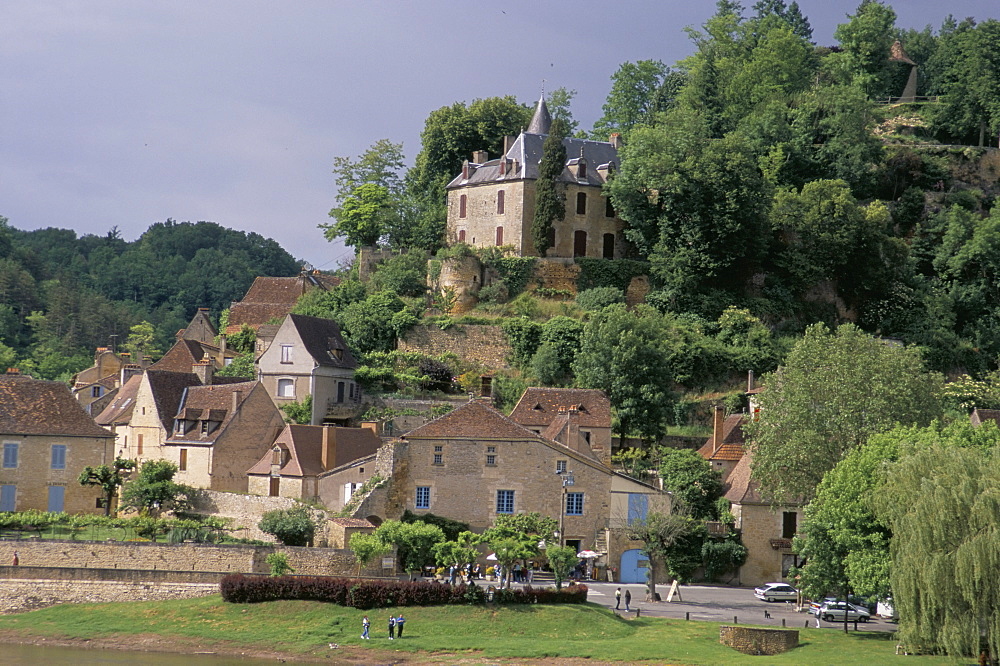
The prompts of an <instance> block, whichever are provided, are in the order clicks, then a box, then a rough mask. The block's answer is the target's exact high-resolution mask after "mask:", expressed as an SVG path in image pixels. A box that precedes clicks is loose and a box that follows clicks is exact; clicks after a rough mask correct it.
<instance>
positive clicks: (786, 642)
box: [719, 626, 799, 655]
mask: <svg viewBox="0 0 1000 666" xmlns="http://www.w3.org/2000/svg"><path fill="white" fill-rule="evenodd" d="M719 642H720V643H722V644H723V645H728V646H729V647H731V648H733V649H734V650H736V651H737V652H742V653H743V654H752V655H772V654H781V653H782V652H788V651H789V650H791V649H793V648H796V647H798V646H799V632H797V631H794V630H788V629H755V628H753V627H727V626H722V627H719Z"/></svg>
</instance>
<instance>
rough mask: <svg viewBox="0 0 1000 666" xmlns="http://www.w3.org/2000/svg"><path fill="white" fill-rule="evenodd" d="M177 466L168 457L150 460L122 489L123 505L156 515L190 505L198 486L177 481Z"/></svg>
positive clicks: (126, 507)
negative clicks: (195, 487) (194, 486)
mask: <svg viewBox="0 0 1000 666" xmlns="http://www.w3.org/2000/svg"><path fill="white" fill-rule="evenodd" d="M175 474H177V465H175V464H174V463H172V462H170V461H169V460H147V461H146V462H144V463H142V467H140V468H139V474H138V475H137V476H136V478H135V479H133V480H131V481H129V482H128V483H126V484H125V487H124V488H123V489H122V499H121V505H120V508H123V509H133V510H135V511H138V512H139V513H141V514H143V515H149V516H153V517H156V516H158V515H160V513H162V512H164V511H177V510H182V509H185V508H187V507H188V506H190V504H191V496H192V495H193V494H194V493H195V489H194V488H192V487H191V486H186V485H184V484H181V483H177V482H176V481H174V475H175Z"/></svg>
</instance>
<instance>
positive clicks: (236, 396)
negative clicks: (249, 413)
mask: <svg viewBox="0 0 1000 666" xmlns="http://www.w3.org/2000/svg"><path fill="white" fill-rule="evenodd" d="M242 400H243V391H233V414H235V413H236V412H237V410H239V408H240V402H241V401H242Z"/></svg>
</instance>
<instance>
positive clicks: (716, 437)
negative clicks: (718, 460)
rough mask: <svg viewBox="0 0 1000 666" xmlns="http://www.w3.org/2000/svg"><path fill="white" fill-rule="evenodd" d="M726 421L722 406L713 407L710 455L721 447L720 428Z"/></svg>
mask: <svg viewBox="0 0 1000 666" xmlns="http://www.w3.org/2000/svg"><path fill="white" fill-rule="evenodd" d="M725 420H726V411H725V408H724V407H723V406H722V405H716V406H715V418H714V419H713V420H712V455H715V454H716V453H717V452H718V450H719V447H720V446H722V426H723V424H724V423H725Z"/></svg>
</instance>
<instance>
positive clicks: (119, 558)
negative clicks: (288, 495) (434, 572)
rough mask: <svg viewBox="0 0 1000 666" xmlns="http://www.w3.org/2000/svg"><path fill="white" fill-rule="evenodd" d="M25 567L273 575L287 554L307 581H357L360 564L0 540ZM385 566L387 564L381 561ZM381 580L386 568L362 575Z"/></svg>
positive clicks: (334, 558)
mask: <svg viewBox="0 0 1000 666" xmlns="http://www.w3.org/2000/svg"><path fill="white" fill-rule="evenodd" d="M14 551H17V554H18V558H19V560H20V565H21V566H26V567H32V566H40V567H60V568H71V569H72V568H77V569H128V570H154V571H158V570H167V571H204V572H221V573H269V572H270V566H268V564H267V561H266V560H267V556H268V555H270V554H271V553H274V552H280V553H284V554H285V555H286V556H287V557H288V563H289V564H290V565H291V566H292V568H293V569H295V573H297V574H301V575H305V576H353V575H356V574H357V563H356V562H355V561H354V557H353V554H352V553H351V551H350V550H346V549H335V548H300V547H292V546H239V545H225V546H222V545H215V544H202V543H180V544H160V543H148V542H125V543H121V542H98V541H58V540H18V541H0V562H12V561H13V558H14ZM376 564H377V565H379V566H381V562H376ZM362 573H363V574H364V575H378V574H380V573H381V569H375V568H374V567H373V568H370V569H366V570H362Z"/></svg>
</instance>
